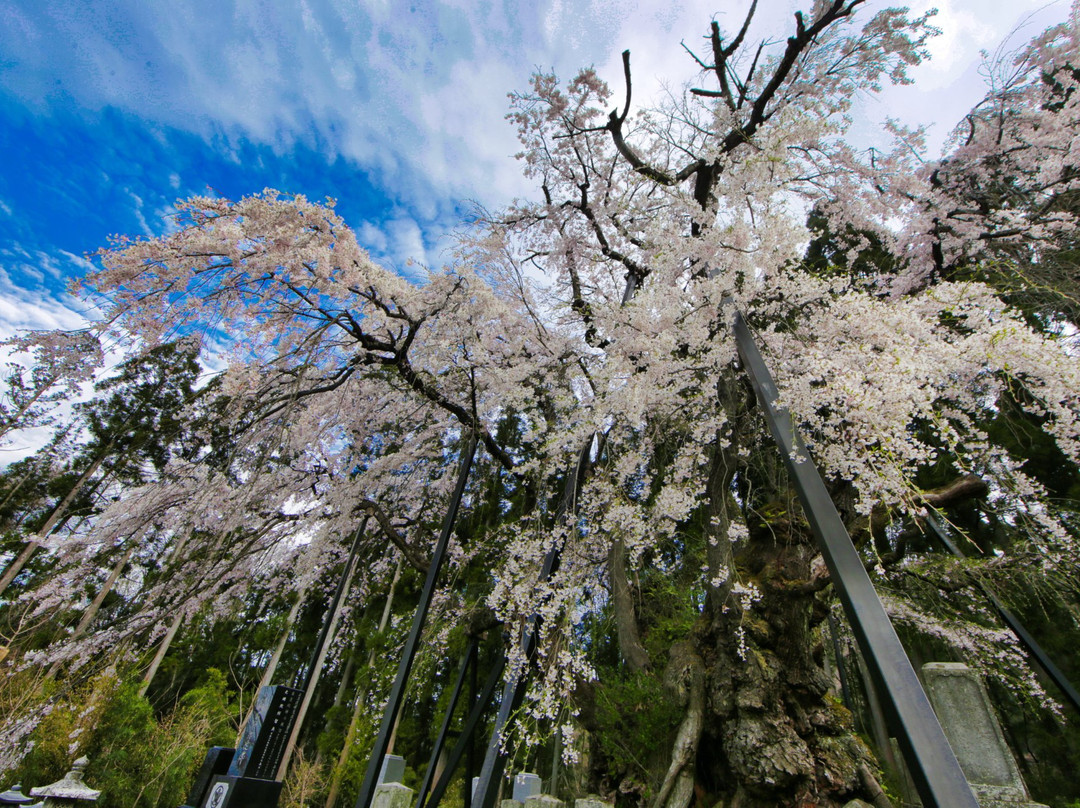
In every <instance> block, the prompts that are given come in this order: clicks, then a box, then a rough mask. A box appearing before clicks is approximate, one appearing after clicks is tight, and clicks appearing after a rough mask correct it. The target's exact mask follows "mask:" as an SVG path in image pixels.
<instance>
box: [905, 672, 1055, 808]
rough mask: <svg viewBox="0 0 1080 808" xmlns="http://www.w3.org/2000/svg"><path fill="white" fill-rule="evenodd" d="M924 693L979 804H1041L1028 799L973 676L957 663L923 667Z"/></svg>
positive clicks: (994, 807) (1025, 807)
mask: <svg viewBox="0 0 1080 808" xmlns="http://www.w3.org/2000/svg"><path fill="white" fill-rule="evenodd" d="M922 675H923V681H924V682H925V683H926V695H927V696H928V697H929V699H930V703H931V705H933V708H934V712H935V713H937V717H938V721H940V722H941V728H942V729H943V730H944V731H945V737H946V738H948V740H949V745H950V746H951V747H952V749H953V753H954V754H955V755H956V759H957V760H958V761H959V762H960V768H961V769H963V771H964V776H965V777H967V779H968V783H970V784H971V790H972V791H974V792H975V797H976V798H977V799H978V801H979V805H980V806H982V808H1000V807H1003V806H1008V808H1046V806H1043V805H1040V804H1039V803H1033V802H1031V797H1030V796H1029V795H1028V790H1027V787H1026V786H1025V785H1024V780H1023V778H1021V776H1020V769H1019V768H1018V767H1017V765H1016V759H1015V758H1014V757H1013V755H1012V751H1011V750H1010V749H1009V746H1008V744H1007V743H1006V742H1005V736H1004V735H1003V734H1002V732H1001V725H1000V723H998V718H997V715H996V714H995V713H994V708H993V706H992V705H991V703H990V697H989V696H988V695H987V693H986V688H984V687H983V683H982V681H981V680H980V678H979V676H978V674H976V673H975V672H974V671H972V670H971V669H970V668H969V667H968V666H967V665H964V664H962V663H958V662H928V663H927V664H925V665H923V667H922Z"/></svg>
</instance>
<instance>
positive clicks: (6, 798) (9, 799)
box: [0, 785, 34, 806]
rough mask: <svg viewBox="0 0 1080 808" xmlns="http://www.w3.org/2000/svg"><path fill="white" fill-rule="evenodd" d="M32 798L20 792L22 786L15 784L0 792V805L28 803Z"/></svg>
mask: <svg viewBox="0 0 1080 808" xmlns="http://www.w3.org/2000/svg"><path fill="white" fill-rule="evenodd" d="M33 801H34V800H33V799H32V798H31V797H28V796H26V795H25V794H23V793H22V786H20V785H15V786H12V787H11V788H9V789H8V790H7V791H5V792H3V793H2V794H0V806H2V805H29V804H30V803H32V802H33Z"/></svg>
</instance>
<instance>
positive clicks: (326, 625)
mask: <svg viewBox="0 0 1080 808" xmlns="http://www.w3.org/2000/svg"><path fill="white" fill-rule="evenodd" d="M368 519H369V517H367V516H365V517H364V518H363V520H361V522H360V527H359V528H357V530H356V536H355V538H353V544H352V549H351V550H349V558H348V560H347V561H346V562H345V569H344V570H342V572H341V580H339V581H338V585H337V589H336V590H335V592H334V598H333V600H331V601H330V608H329V609H328V610H327V612H326V619H325V620H323V624H322V628H321V629H320V630H319V639H318V640H316V641H315V650H314V651H312V652H311V659H310V660H309V661H308V664H307V668H306V669H304V670H301V671H299V672H298V673H297V677H296V687H297V688H298V689H300V690H302V691H304V692H305V693H306V692H307V689H308V685H309V684H311V677H312V676H314V675H315V666H316V665H317V664H318V661H319V655H320V654H321V653H322V647H323V644H324V643H325V642H326V638H327V635H328V634H329V633H330V623H331V622H332V621H333V619H334V612H336V611H337V607H338V603H339V602H340V601H341V595H342V593H343V592H344V591H345V586H346V585H347V584H348V583H349V578H351V577H352V571H353V566H354V564H355V563H356V553H357V551H358V550H359V549H360V540H361V539H362V538H363V537H364V530H365V529H366V528H367V523H368ZM301 676H302V677H303V678H301Z"/></svg>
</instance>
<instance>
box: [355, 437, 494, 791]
mask: <svg viewBox="0 0 1080 808" xmlns="http://www.w3.org/2000/svg"><path fill="white" fill-rule="evenodd" d="M475 454H476V435H475V434H472V435H470V436H469V438H468V441H467V442H466V444H465V448H464V451H463V452H462V454H461V470H460V472H459V473H458V480H457V487H456V488H455V489H454V495H453V497H451V499H450V507H449V509H448V510H447V511H446V518H445V519H444V520H443V526H442V533H441V534H440V535H439V541H438V543H437V544H436V545H435V552H434V553H433V554H432V556H431V562H430V564H429V565H428V573H427V580H425V581H424V589H423V591H422V592H421V593H420V602H419V603H418V604H417V606H416V613H415V614H414V615H413V623H412V628H411V629H410V631H409V637H408V639H406V640H405V649H404V651H402V654H401V662H400V664H399V665H398V672H397V677H396V678H395V679H394V685H393V687H391V688H390V697H389V699H388V700H387V702H386V710H385V711H384V712H383V719H382V725H381V726H380V727H379V734H378V736H377V737H376V739H375V746H374V747H373V748H372V750H371V759H370V760H369V761H368V767H367V772H366V773H365V774H364V783H363V785H362V786H361V787H360V795H359V796H358V797H357V798H356V808H371V800H372V798H373V797H374V796H375V787H376V786H378V784H379V782H378V781H379V770H380V768H381V767H382V761H383V757H384V756H385V755H386V750H387V749H388V748H389V746H390V734H391V732H392V731H393V728H394V722H395V721H396V720H397V716H398V711H399V710H400V709H401V702H402V700H403V698H404V695H405V684H406V683H407V682H408V680H409V671H411V670H412V664H413V659H414V658H415V657H416V648H417V646H418V645H419V643H420V632H421V631H422V630H423V628H424V620H425V619H426V618H427V613H428V608H429V607H430V606H431V598H432V595H433V594H434V593H435V581H436V580H437V579H438V577H439V570H440V569H441V567H442V562H443V558H444V557H445V556H446V547H447V545H448V544H449V543H450V534H451V533H453V531H454V522H455V521H457V512H458V507H459V506H460V505H461V497H462V495H463V494H464V493H465V483H466V482H468V480H469V470H470V469H471V468H472V461H473V455H475Z"/></svg>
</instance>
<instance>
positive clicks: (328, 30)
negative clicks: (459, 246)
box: [0, 0, 1069, 337]
mask: <svg viewBox="0 0 1080 808" xmlns="http://www.w3.org/2000/svg"><path fill="white" fill-rule="evenodd" d="M746 5H748V0H747V2H743V1H742V0H739V2H731V0H714V2H713V3H705V2H699V0H686V2H677V0H676V1H675V2H637V3H633V2H626V3H619V2H614V0H541V1H540V2H536V3H520V4H519V3H516V2H496V1H495V0H484V1H483V2H468V1H467V0H457V1H455V0H449V1H448V2H426V1H425V0H405V2H394V1H393V0H380V1H378V2H374V1H373V2H359V1H358V0H276V2H255V1H254V0H251V1H249V0H232V2H230V1H229V0H171V2H168V3H166V2H163V1H162V0H5V2H4V3H3V4H2V6H0V337H2V336H7V335H9V334H11V333H13V331H14V330H16V329H19V328H43V327H44V328H48V327H77V326H78V325H79V323H80V322H81V316H82V315H81V312H82V307H81V305H80V304H79V302H78V301H76V300H74V299H73V298H71V297H70V296H68V295H67V294H66V293H65V292H64V288H65V285H66V283H67V281H68V280H69V279H71V278H72V277H76V276H78V275H79V274H81V273H82V272H84V271H85V269H86V268H87V264H86V261H85V259H84V257H83V256H84V255H85V254H86V253H89V252H93V251H94V250H96V249H97V248H99V247H101V246H104V245H105V244H106V241H107V237H108V236H109V234H112V233H125V234H139V235H150V234H156V233H160V232H162V231H163V230H164V229H165V228H166V227H167V218H166V217H167V216H168V214H169V212H170V210H171V206H172V203H173V202H174V201H175V200H176V199H177V198H179V197H184V196H188V195H191V194H195V193H205V192H206V191H207V190H208V189H212V190H213V191H214V192H216V193H219V194H221V195H224V196H227V197H231V198H237V197H239V196H242V195H244V194H248V193H253V192H257V191H259V190H261V189H263V188H265V187H276V188H278V189H280V190H282V191H286V192H293V193H303V194H305V195H307V196H308V197H310V198H315V199H318V198H322V197H325V196H333V197H335V198H337V199H338V200H339V206H338V210H339V212H340V213H341V214H342V215H343V216H344V217H345V219H346V221H348V222H349V223H350V224H351V225H352V226H353V227H355V228H356V229H357V231H358V233H359V236H360V240H361V242H362V243H363V244H364V245H365V246H367V247H368V248H369V250H370V251H371V252H372V254H373V255H374V256H375V257H376V258H377V259H378V260H381V261H383V262H384V263H386V264H388V265H390V266H392V267H394V268H396V269H397V270H398V271H401V272H404V273H405V274H408V273H409V271H410V270H409V268H408V267H407V261H408V260H409V259H414V260H417V261H421V262H424V263H428V264H438V263H439V261H440V256H441V254H442V251H443V250H444V249H445V247H446V245H447V244H448V233H449V232H450V231H451V230H453V228H454V227H455V226H456V225H457V224H458V223H459V222H460V221H461V220H462V218H463V217H464V216H466V215H467V213H468V210H469V208H470V202H471V201H472V200H475V201H479V202H482V203H484V204H486V205H488V206H492V207H497V206H499V205H500V204H504V203H506V202H508V201H509V200H510V199H512V198H513V197H514V196H523V195H529V194H531V193H532V189H531V188H530V187H529V186H528V185H527V184H525V183H524V181H523V180H522V179H521V178H520V174H519V169H518V166H517V164H516V162H515V160H514V159H513V154H514V152H515V150H516V143H515V140H514V134H513V131H512V129H511V127H510V126H509V125H508V124H507V123H505V122H504V120H503V115H504V113H505V110H506V94H507V93H508V92H510V91H511V90H515V89H522V88H524V87H525V85H526V82H527V80H528V75H529V73H530V72H531V71H532V70H534V69H535V68H537V67H540V68H544V69H555V70H556V71H557V72H558V73H560V74H561V75H563V76H567V77H569V76H570V75H572V74H573V72H574V71H575V70H576V69H577V68H578V67H580V66H582V65H586V64H595V65H596V66H597V68H598V69H599V70H600V72H601V74H602V75H604V76H605V77H606V78H608V80H609V81H611V83H612V84H613V85H614V86H615V87H619V86H620V85H621V69H620V67H619V53H620V52H621V50H622V49H624V48H630V49H631V50H632V52H633V59H634V65H635V76H636V78H635V101H636V102H638V103H644V102H646V101H647V98H648V96H649V95H650V94H655V93H658V92H659V91H660V89H661V86H662V80H663V79H664V78H666V79H668V80H669V81H670V82H671V83H672V84H673V85H675V86H677V85H678V83H679V82H680V81H681V80H682V79H683V78H686V77H689V76H690V75H691V74H692V65H691V64H690V63H689V60H688V59H687V57H686V56H685V54H683V52H682V50H681V48H680V47H679V42H680V41H681V40H686V41H687V43H688V44H691V45H693V44H694V43H695V42H696V41H699V40H698V39H697V38H698V37H699V36H701V35H702V34H704V33H705V32H706V31H707V29H708V23H709V20H710V19H712V18H713V17H714V15H715V16H716V18H717V19H719V20H720V22H721V25H722V26H725V27H728V28H732V27H735V26H737V25H738V24H739V22H741V18H742V17H741V14H742V12H743V9H744V8H745V6H746ZM760 5H761V6H762V9H761V11H760V12H759V16H760V17H761V25H760V26H759V28H758V30H757V33H758V35H759V37H760V36H763V35H766V34H773V35H777V34H781V33H786V26H788V25H789V24H790V23H789V21H790V14H791V12H792V11H793V10H794V9H795V8H797V7H799V4H797V3H795V2H789V0H761V3H760ZM879 5H880V4H879ZM912 5H914V6H915V8H916V9H917V10H918V9H920V8H922V7H926V6H928V5H929V3H928V2H922V1H921V0H920V2H914V3H913V4H912ZM935 5H937V6H938V7H939V8H940V9H941V13H940V15H939V18H938V24H939V25H940V27H942V28H943V29H944V31H945V33H944V35H943V36H942V37H940V38H939V39H938V40H937V42H935V44H934V46H933V50H934V52H935V59H934V60H933V61H932V62H931V63H930V64H928V65H926V66H924V67H920V68H919V71H918V73H917V74H916V77H917V79H918V81H917V84H916V86H915V87H914V88H904V89H902V90H895V91H890V92H889V93H888V94H887V95H886V96H885V97H884V98H883V99H881V100H880V101H876V102H874V103H873V104H871V105H870V106H869V107H867V109H866V110H865V111H864V112H863V113H861V117H860V119H859V120H858V122H857V127H858V129H859V130H860V131H861V132H862V134H863V135H864V136H866V137H868V138H873V137H874V136H875V132H876V127H877V124H878V122H879V121H880V119H881V118H882V117H884V115H885V114H890V115H893V116H898V117H900V118H902V119H905V120H907V121H909V122H924V123H930V122H933V120H934V118H933V116H935V115H937V116H940V121H939V122H938V123H937V125H936V126H935V129H934V138H935V139H936V141H937V142H940V141H941V140H942V139H943V138H944V135H945V134H946V133H947V132H948V129H949V128H950V127H951V126H952V124H953V123H954V122H955V120H956V119H958V118H959V117H961V116H962V114H963V112H964V111H965V110H966V109H968V108H969V107H970V106H971V104H972V103H974V102H975V101H976V100H977V99H978V97H979V95H980V86H979V79H978V74H977V66H978V62H979V55H978V52H979V50H980V49H991V50H992V49H993V48H994V47H996V45H997V43H998V42H999V41H1000V40H1001V38H1002V37H1003V36H1005V35H1006V34H1008V33H1009V32H1010V31H1011V30H1012V29H1013V28H1014V27H1015V26H1016V25H1017V23H1018V22H1020V21H1021V19H1022V18H1023V16H1024V15H1025V14H1030V13H1034V14H1035V18H1034V19H1033V20H1032V21H1031V22H1030V23H1029V24H1028V27H1027V29H1026V32H1027V35H1024V34H1021V35H1018V37H1019V38H1018V40H1017V41H1020V40H1023V39H1026V38H1027V36H1028V35H1030V34H1033V33H1035V32H1036V31H1038V30H1041V28H1043V27H1045V26H1046V25H1047V24H1049V23H1050V22H1055V21H1058V20H1061V19H1064V18H1065V16H1066V15H1067V14H1068V10H1069V7H1068V3H1067V2H1066V0H1059V1H1058V2H1057V3H1052V4H1050V5H1049V6H1046V5H1045V4H1044V3H1043V2H1021V0H984V1H983V2H979V1H978V0H946V2H939V3H936V4H935ZM716 8H723V9H727V11H726V12H719V13H718V12H717V11H716ZM873 8H874V6H873V5H871V7H870V11H871V12H872V10H873ZM928 116H930V117H928Z"/></svg>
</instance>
